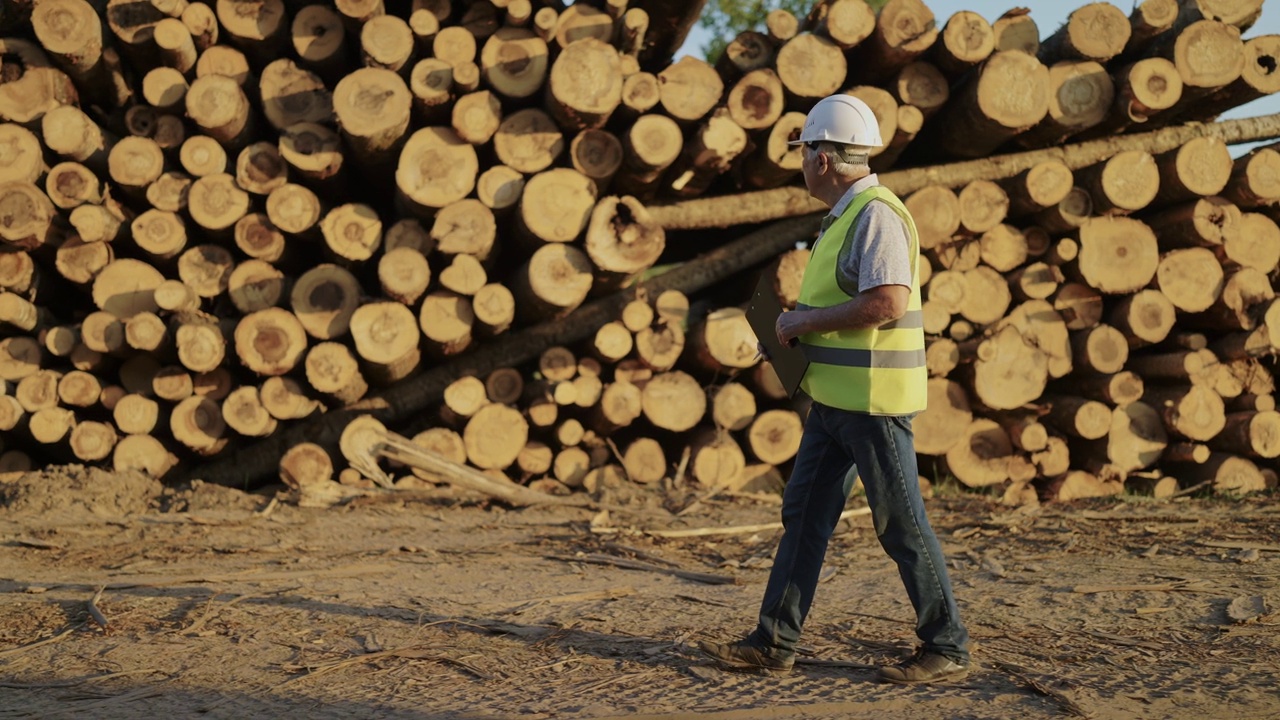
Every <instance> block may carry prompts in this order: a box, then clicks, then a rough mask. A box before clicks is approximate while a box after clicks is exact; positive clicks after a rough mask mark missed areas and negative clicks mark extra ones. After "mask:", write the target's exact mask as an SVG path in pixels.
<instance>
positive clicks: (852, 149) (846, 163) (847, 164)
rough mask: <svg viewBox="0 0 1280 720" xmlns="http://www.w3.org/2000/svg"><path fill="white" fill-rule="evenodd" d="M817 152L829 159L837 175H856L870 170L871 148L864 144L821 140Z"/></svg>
mask: <svg viewBox="0 0 1280 720" xmlns="http://www.w3.org/2000/svg"><path fill="white" fill-rule="evenodd" d="M817 152H818V153H819V154H822V155H826V156H827V157H828V158H829V159H830V160H831V167H832V169H833V170H835V172H836V174H837V175H858V174H864V173H866V172H869V171H870V170H871V166H870V164H869V163H870V161H871V148H869V147H866V146H865V145H845V144H844V143H833V142H821V143H819V144H818V149H817Z"/></svg>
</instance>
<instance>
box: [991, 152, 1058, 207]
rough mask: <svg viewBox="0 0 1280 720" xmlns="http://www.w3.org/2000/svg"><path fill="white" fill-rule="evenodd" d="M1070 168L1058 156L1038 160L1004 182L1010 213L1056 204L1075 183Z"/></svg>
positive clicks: (1003, 186)
mask: <svg viewBox="0 0 1280 720" xmlns="http://www.w3.org/2000/svg"><path fill="white" fill-rule="evenodd" d="M1074 177H1075V176H1074V174H1073V173H1072V171H1071V168H1069V167H1067V166H1066V165H1064V164H1063V163H1061V162H1059V161H1057V160H1047V161H1045V162H1043V163H1039V164H1037V165H1035V166H1034V167H1032V168H1030V169H1029V170H1026V171H1024V172H1021V173H1018V174H1017V175H1016V176H1014V177H1013V178H1010V179H1009V180H1006V181H1004V182H1003V183H1001V184H1000V185H1001V187H1002V188H1003V189H1004V190H1005V192H1006V193H1007V194H1008V199H1009V212H1008V215H1009V217H1015V218H1016V217H1023V216H1026V215H1031V214H1033V213H1038V212H1040V211H1042V210H1044V209H1045V208H1050V207H1054V206H1056V205H1057V204H1058V203H1060V202H1062V201H1063V200H1064V199H1066V197H1067V194H1068V193H1070V192H1071V188H1072V187H1073V186H1074Z"/></svg>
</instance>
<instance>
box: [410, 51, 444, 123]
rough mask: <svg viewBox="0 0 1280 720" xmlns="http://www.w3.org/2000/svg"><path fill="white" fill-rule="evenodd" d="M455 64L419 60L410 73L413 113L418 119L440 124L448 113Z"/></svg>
mask: <svg viewBox="0 0 1280 720" xmlns="http://www.w3.org/2000/svg"><path fill="white" fill-rule="evenodd" d="M453 74H454V69H453V66H452V65H450V64H449V63H446V62H445V61H443V60H438V59H436V58H427V59H426V60H419V61H418V63H417V64H416V65H414V66H413V71H412V72H410V74H409V91H410V92H412V93H413V115H414V119H416V120H417V121H419V122H421V123H423V124H427V125H431V124H440V123H441V122H442V121H443V120H444V119H445V117H447V115H448V110H449V104H450V103H451V102H452V101H453V87H454V81H453Z"/></svg>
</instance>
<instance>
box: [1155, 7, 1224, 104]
mask: <svg viewBox="0 0 1280 720" xmlns="http://www.w3.org/2000/svg"><path fill="white" fill-rule="evenodd" d="M1151 52H1152V53H1153V54H1155V55H1158V56H1159V57H1163V58H1165V59H1167V60H1171V61H1172V62H1173V64H1174V65H1175V66H1176V67H1177V68H1178V74H1179V75H1181V76H1182V86H1183V91H1182V98H1181V99H1180V100H1179V102H1178V104H1177V105H1176V106H1175V107H1174V112H1175V113H1177V112H1178V111H1181V110H1183V109H1190V108H1193V107H1194V106H1195V104H1196V103H1197V102H1198V101H1200V100H1201V99H1203V98H1204V97H1205V96H1206V95H1208V94H1210V93H1211V92H1213V91H1215V90H1217V89H1218V88H1221V87H1223V86H1225V85H1229V84H1231V83H1233V82H1235V81H1236V80H1237V79H1238V78H1239V77H1240V74H1241V73H1242V72H1243V71H1244V58H1245V54H1244V43H1243V42H1241V40H1240V30H1239V29H1238V28H1236V27H1233V26H1231V25H1228V24H1226V23H1222V22H1218V21H1215V20H1201V21H1198V22H1194V23H1192V24H1190V25H1188V26H1186V27H1184V28H1182V29H1181V30H1179V31H1178V32H1177V33H1176V34H1175V33H1167V34H1165V35H1163V36H1161V37H1160V38H1158V39H1157V41H1156V42H1155V43H1153V44H1152V50H1151Z"/></svg>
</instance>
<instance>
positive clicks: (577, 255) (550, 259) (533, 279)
mask: <svg viewBox="0 0 1280 720" xmlns="http://www.w3.org/2000/svg"><path fill="white" fill-rule="evenodd" d="M592 271H593V268H592V265H591V260H590V259H589V258H588V257H587V255H586V253H584V252H582V251H581V250H579V249H577V248H576V247H573V246H571V245H567V244H564V243H562V242H554V243H548V244H546V245H543V246H542V247H540V248H538V249H537V250H536V251H534V253H533V256H532V257H531V258H530V259H529V260H528V262H526V263H525V264H524V265H523V266H522V267H521V268H520V270H519V271H518V272H517V275H516V279H515V283H514V285H513V287H512V293H513V294H514V295H515V297H516V299H517V314H518V315H520V316H522V317H525V318H527V319H537V318H554V317H563V316H564V315H566V314H568V313H569V312H571V311H572V310H573V309H574V308H576V307H578V306H579V305H580V304H582V302H583V301H584V300H585V299H586V297H587V292H588V291H590V289H591V284H592Z"/></svg>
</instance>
